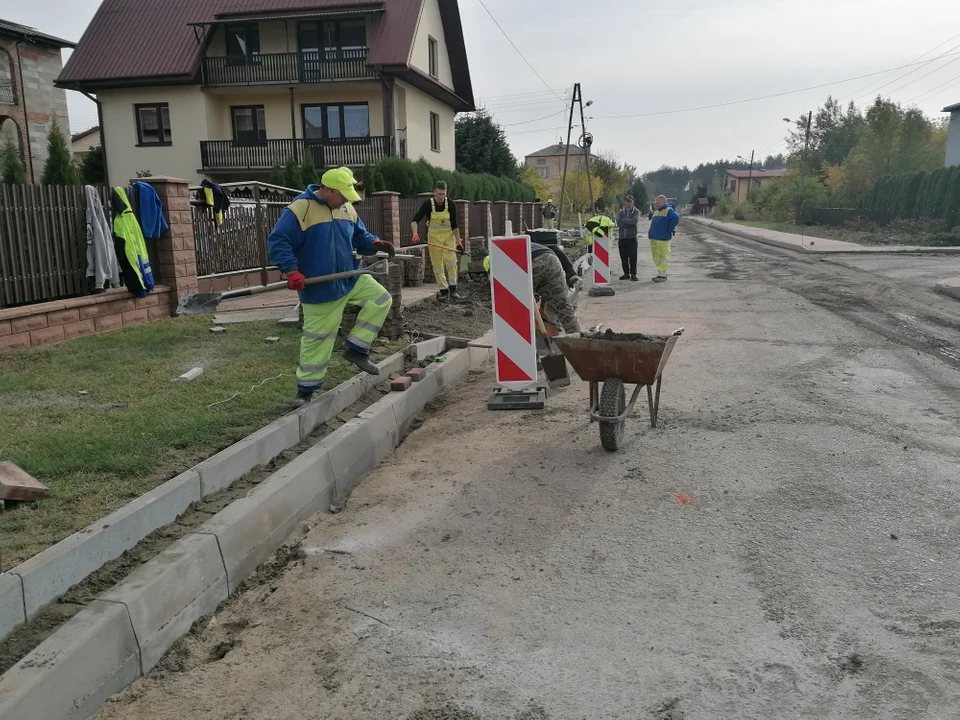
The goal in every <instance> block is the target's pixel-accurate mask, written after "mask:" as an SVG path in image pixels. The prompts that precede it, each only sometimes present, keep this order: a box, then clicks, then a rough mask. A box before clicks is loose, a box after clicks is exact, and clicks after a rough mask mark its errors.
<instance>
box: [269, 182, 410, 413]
mask: <svg viewBox="0 0 960 720" xmlns="http://www.w3.org/2000/svg"><path fill="white" fill-rule="evenodd" d="M355 185H356V181H355V179H354V177H353V173H352V172H350V171H349V170H348V169H347V168H334V169H333V170H328V171H327V172H325V173H324V174H323V177H321V178H320V184H319V185H310V186H309V187H308V188H307V189H306V190H304V191H303V193H301V194H300V195H299V196H298V197H296V198H295V199H294V201H293V202H292V203H290V205H288V206H287V207H286V208H285V209H284V211H283V213H282V214H281V215H280V219H279V220H278V221H277V224H276V225H275V226H274V228H273V232H271V233H270V237H269V238H268V239H267V248H268V251H269V255H270V262H271V263H273V264H274V265H276V266H277V267H279V268H280V270H281V271H282V272H283V273H284V274H285V275H286V277H287V287H289V288H290V289H291V290H297V291H299V293H300V302H301V304H302V307H303V337H302V338H301V339H300V367H299V368H298V369H297V402H298V404H304V403H307V402H309V401H310V400H311V399H312V397H313V393H314V392H316V391H317V390H319V389H320V388H321V387H322V386H323V379H324V377H326V374H327V365H328V364H329V362H330V356H331V355H332V354H333V346H334V343H335V341H336V339H337V330H338V329H339V328H340V322H341V320H342V318H343V311H344V309H345V308H346V306H347V305H358V306H359V307H360V313H359V316H358V317H357V324H356V325H355V326H354V328H353V330H352V331H351V333H350V336H349V337H348V338H347V340H346V351H345V352H344V355H343V356H344V358H346V359H347V360H349V361H350V362H352V363H353V364H354V365H356V366H357V367H359V368H360V369H361V370H363V371H364V372H368V373H370V374H371V375H379V374H380V370H379V369H378V368H377V366H376V365H374V364H373V362H371V361H370V358H369V354H370V346H371V345H372V344H373V341H374V340H375V339H376V337H377V334H378V333H379V332H380V328H381V327H382V326H383V323H384V321H386V319H387V315H388V314H389V313H390V307H391V305H392V304H393V299H392V298H391V297H390V293H389V292H388V291H387V290H386V289H385V288H384V287H383V286H382V285H381V284H380V283H378V282H377V281H376V280H374V279H373V278H372V277H371V276H370V275H360V276H359V277H352V278H346V279H341V280H333V281H328V282H321V283H316V284H312V283H309V280H308V278H314V277H319V276H321V275H332V274H334V273H341V272H348V271H351V270H356V269H357V260H356V259H355V258H354V251H356V252H358V253H360V254H361V255H376V254H377V253H378V252H385V253H387V254H388V255H389V256H390V257H393V256H394V254H395V251H394V247H393V245H392V244H390V243H389V242H387V241H385V240H380V239H379V238H377V237H376V236H375V235H372V234H371V233H370V232H368V231H367V228H366V227H365V226H364V224H363V221H362V220H360V218H359V217H357V211H356V210H354V209H353V206H352V205H351V203H355V202H359V201H360V195H359V194H358V193H357V190H356V187H355Z"/></svg>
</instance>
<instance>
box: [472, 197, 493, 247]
mask: <svg viewBox="0 0 960 720" xmlns="http://www.w3.org/2000/svg"><path fill="white" fill-rule="evenodd" d="M475 204H476V206H477V216H478V217H479V218H480V227H477V228H473V230H474V232H475V233H476V234H477V235H483V237H484V238H486V239H487V240H489V239H490V238H492V237H493V228H492V227H491V225H492V222H491V220H490V201H489V200H477V202H476V203H475Z"/></svg>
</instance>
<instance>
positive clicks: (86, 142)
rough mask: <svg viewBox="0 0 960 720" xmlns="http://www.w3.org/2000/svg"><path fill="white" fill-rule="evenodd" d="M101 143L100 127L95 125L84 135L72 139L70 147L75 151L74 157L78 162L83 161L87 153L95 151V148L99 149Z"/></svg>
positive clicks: (80, 134) (79, 134) (77, 135)
mask: <svg viewBox="0 0 960 720" xmlns="http://www.w3.org/2000/svg"><path fill="white" fill-rule="evenodd" d="M100 143H101V140H100V126H99V125H95V126H93V127H92V128H90V129H89V130H84V131H83V132H82V133H77V134H76V135H74V136H73V137H71V138H70V147H71V149H72V150H73V156H74V157H75V158H76V159H77V160H83V158H84V157H86V155H87V153H88V152H90V151H91V150H93V148H95V147H99V146H100Z"/></svg>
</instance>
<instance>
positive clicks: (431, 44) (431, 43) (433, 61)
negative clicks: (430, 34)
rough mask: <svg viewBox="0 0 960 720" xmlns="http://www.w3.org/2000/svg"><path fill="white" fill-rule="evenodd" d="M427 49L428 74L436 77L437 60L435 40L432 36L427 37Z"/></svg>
mask: <svg viewBox="0 0 960 720" xmlns="http://www.w3.org/2000/svg"><path fill="white" fill-rule="evenodd" d="M427 49H428V51H429V53H430V59H429V63H430V75H432V76H433V77H438V72H439V70H438V66H439V63H438V62H437V41H436V40H434V39H433V38H427Z"/></svg>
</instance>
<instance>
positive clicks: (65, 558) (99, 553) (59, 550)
mask: <svg viewBox="0 0 960 720" xmlns="http://www.w3.org/2000/svg"><path fill="white" fill-rule="evenodd" d="M199 501H200V476H199V475H198V474H197V473H196V472H194V471H193V470H188V471H187V472H185V473H183V474H182V475H178V476H177V477H175V478H173V479H172V480H168V481H167V482H165V483H164V484H163V485H160V486H159V487H156V488H154V489H153V490H151V491H150V492H148V493H146V494H144V495H141V496H140V497H139V498H137V499H136V500H134V501H133V502H130V503H127V504H126V505H124V506H123V507H122V508H120V509H118V510H116V511H114V512H112V513H110V514H109V515H107V516H106V517H105V518H103V519H102V520H99V521H98V522H96V523H94V524H93V525H90V526H88V527H86V528H84V529H83V530H80V531H79V532H75V533H74V534H73V535H71V536H70V537H68V538H66V539H64V540H61V541H60V542H58V543H57V544H56V545H54V546H53V547H51V548H47V549H46V550H44V551H43V552H41V553H39V554H37V555H34V556H33V557H32V558H30V559H29V560H27V561H25V562H23V563H21V564H20V565H18V566H17V567H16V568H14V572H16V573H17V574H18V575H19V576H20V577H21V578H22V579H23V599H24V605H25V606H26V613H27V618H32V617H33V616H34V615H36V614H37V611H39V610H40V608H42V607H43V606H44V605H46V604H47V603H50V602H53V601H54V600H56V599H57V598H58V597H60V596H61V595H62V594H63V593H65V592H66V591H67V590H68V589H70V588H71V587H72V586H73V585H76V584H77V583H79V582H82V581H83V580H85V579H86V577H87V576H88V575H89V574H90V573H92V572H94V571H96V570H99V569H100V568H101V567H103V565H104V564H106V563H108V562H109V561H111V560H113V559H115V558H118V557H120V555H122V554H123V553H124V552H126V551H127V550H129V549H130V548H132V547H134V546H135V545H136V544H137V543H138V542H140V541H141V540H143V538H145V537H146V536H147V535H149V534H150V533H152V532H153V531H154V530H156V529H157V528H161V527H163V526H164V525H169V524H170V523H171V522H173V521H174V520H176V519H177V517H179V516H180V515H182V514H183V513H184V512H186V510H187V508H188V507H190V504H191V503H194V502H199Z"/></svg>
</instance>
